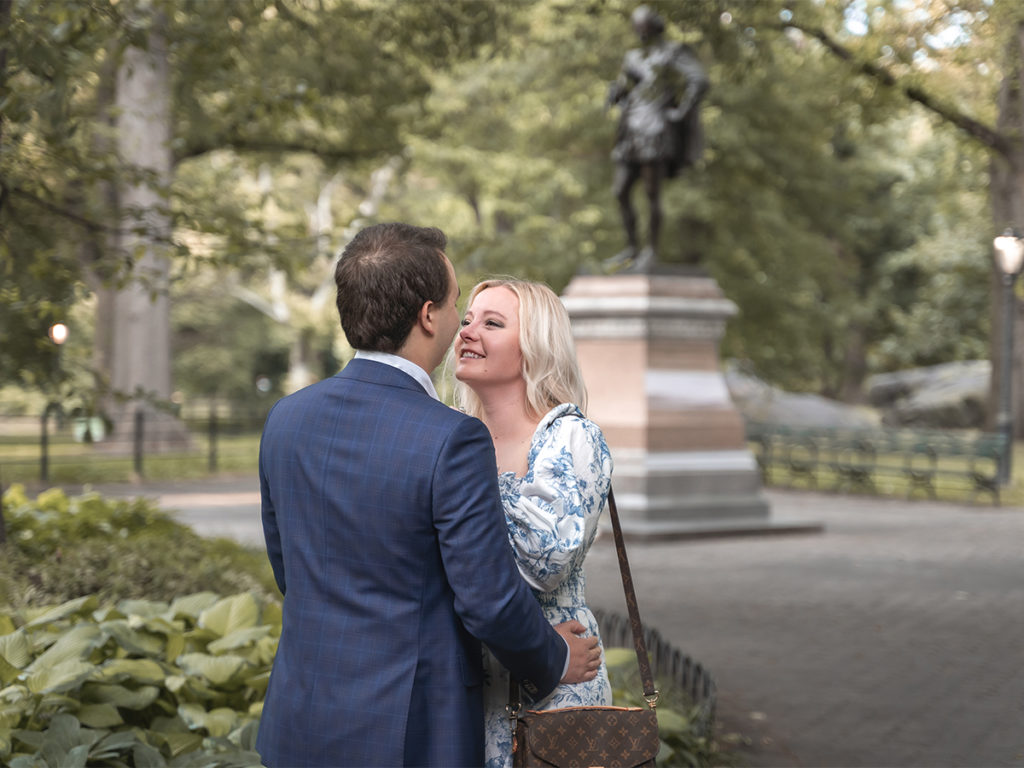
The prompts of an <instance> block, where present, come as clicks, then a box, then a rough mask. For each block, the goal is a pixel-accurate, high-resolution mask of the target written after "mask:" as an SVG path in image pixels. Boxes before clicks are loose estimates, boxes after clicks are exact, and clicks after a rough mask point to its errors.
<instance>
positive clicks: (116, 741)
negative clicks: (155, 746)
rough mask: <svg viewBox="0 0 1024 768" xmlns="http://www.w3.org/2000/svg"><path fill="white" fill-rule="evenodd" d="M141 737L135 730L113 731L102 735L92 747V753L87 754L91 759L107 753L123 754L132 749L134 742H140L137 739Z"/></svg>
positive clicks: (113, 754) (112, 755) (108, 754)
mask: <svg viewBox="0 0 1024 768" xmlns="http://www.w3.org/2000/svg"><path fill="white" fill-rule="evenodd" d="M141 738H142V737H141V736H140V735H138V733H137V732H136V731H115V732H114V733H111V734H109V735H108V736H104V737H103V738H102V739H101V740H100V741H99V743H98V744H96V746H95V747H94V748H93V751H92V754H91V755H89V758H90V759H91V760H97V761H98V760H100V759H101V755H107V756H109V757H114V756H116V755H123V754H125V753H126V752H127V751H128V750H130V749H132V748H133V747H134V746H135V745H136V744H138V743H140V742H139V739H141Z"/></svg>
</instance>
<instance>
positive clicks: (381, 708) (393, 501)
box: [256, 360, 566, 766]
mask: <svg viewBox="0 0 1024 768" xmlns="http://www.w3.org/2000/svg"><path fill="white" fill-rule="evenodd" d="M496 475H497V471H496V467H495V460H494V447H493V444H492V443H491V440H490V435H489V434H488V433H487V429H486V428H485V427H484V426H483V424H482V423H481V422H479V421H478V420H476V419H473V418H470V417H468V416H466V415H465V414H462V413H459V412H457V411H455V410H452V409H451V408H449V407H447V406H445V405H444V404H442V403H439V402H437V401H436V400H434V399H433V398H431V397H430V396H429V395H427V394H426V393H425V392H424V391H423V388H422V387H421V386H420V385H419V384H418V383H416V381H415V380H414V379H413V378H412V377H410V376H408V375H407V374H405V373H403V372H402V371H399V370H398V369H396V368H393V367H391V366H388V365H385V364H383V363H378V362H374V361H369V360H353V361H352V362H350V363H349V364H348V365H347V366H346V367H345V369H344V370H343V371H341V372H340V373H339V374H337V375H335V376H333V377H332V378H329V379H325V380H324V381H321V382H318V383H317V384H314V385H312V386H310V387H307V388H306V389H303V390H301V391H299V392H296V393H295V394H293V395H290V396H288V397H285V398H284V399H282V400H281V401H279V402H278V403H277V404H276V405H275V406H274V407H273V409H272V410H271V412H270V414H269V416H268V417H267V422H266V425H265V427H264V431H263V439H262V442H261V445H260V488H261V492H262V508H263V512H262V514H263V528H264V535H265V538H266V543H267V554H268V556H269V558H270V562H271V564H272V566H273V569H274V576H275V577H276V579H277V583H278V586H279V587H280V588H281V592H282V593H283V594H284V625H283V630H282V634H281V638H280V644H279V646H278V650H277V655H276V658H275V660H274V666H273V671H272V673H271V677H270V684H269V688H268V690H267V695H266V699H265V702H264V707H263V715H262V719H261V723H260V728H259V734H258V738H257V743H256V747H257V750H258V751H259V753H260V756H261V758H262V759H263V761H264V763H265V764H266V765H268V766H307V765H308V766H343V765H353V766H371V765H381V766H384V765H403V764H404V765H436V766H459V765H477V766H479V765H482V763H483V739H484V737H483V711H482V702H481V683H482V664H481V649H480V642H481V641H483V642H485V643H487V645H488V646H489V647H490V648H491V650H492V651H493V652H494V654H495V655H496V656H497V657H498V658H499V659H500V660H501V661H502V663H503V664H504V665H505V666H506V667H508V668H509V669H510V670H512V672H513V674H515V675H516V676H517V677H519V678H521V679H522V680H523V681H524V686H526V687H535V688H536V691H537V693H536V696H537V697H541V696H544V695H546V694H547V693H548V692H549V691H550V690H552V689H553V688H554V686H555V685H556V684H557V683H558V679H559V678H560V676H561V674H562V669H563V666H564V663H565V654H566V646H565V643H564V642H563V640H562V639H561V638H560V637H559V636H558V634H557V633H555V631H554V630H553V629H551V627H550V625H549V624H548V623H547V621H546V620H545V619H544V616H543V614H542V613H541V610H540V608H539V607H538V604H537V601H536V600H535V598H534V597H533V595H532V593H531V592H530V591H529V589H528V588H527V586H526V584H525V582H524V581H523V580H522V578H521V577H520V575H519V572H518V570H517V569H516V566H515V564H514V562H513V558H512V554H511V550H510V547H509V543H508V539H507V535H506V533H505V521H504V513H503V511H502V508H501V501H500V498H499V496H498V490H497V485H496V480H495V478H496Z"/></svg>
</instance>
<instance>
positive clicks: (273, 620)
mask: <svg viewBox="0 0 1024 768" xmlns="http://www.w3.org/2000/svg"><path fill="white" fill-rule="evenodd" d="M283 621H284V614H283V612H282V609H281V604H280V603H279V602H277V601H276V600H275V601H272V602H268V603H267V604H266V605H265V606H263V623H264V624H269V625H270V626H271V627H274V628H275V631H276V633H277V634H281V624H282V623H283Z"/></svg>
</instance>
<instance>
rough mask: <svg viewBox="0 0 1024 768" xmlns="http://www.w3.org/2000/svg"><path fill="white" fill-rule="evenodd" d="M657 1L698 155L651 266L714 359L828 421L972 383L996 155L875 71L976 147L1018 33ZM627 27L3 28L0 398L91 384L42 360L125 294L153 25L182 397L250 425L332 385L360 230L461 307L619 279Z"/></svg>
mask: <svg viewBox="0 0 1024 768" xmlns="http://www.w3.org/2000/svg"><path fill="white" fill-rule="evenodd" d="M651 4H652V5H654V6H655V7H656V8H657V9H658V10H659V11H660V12H661V13H662V14H663V15H664V16H665V18H666V20H667V22H668V29H667V35H668V36H669V37H670V38H673V39H677V40H685V41H687V42H689V43H690V44H692V45H693V46H694V47H695V49H696V51H697V53H698V55H699V56H700V58H701V59H702V61H703V62H704V63H705V65H706V67H707V69H708V71H709V74H710V77H711V81H712V88H711V90H710V92H709V95H708V97H707V99H706V100H705V103H704V105H703V111H702V114H703V118H704V124H705V131H706V136H707V150H706V153H705V156H704V159H703V161H702V162H701V163H700V164H699V165H698V167H696V168H694V169H691V170H690V171H689V172H687V173H686V174H684V175H683V177H682V178H680V179H678V180H675V181H673V182H672V183H671V184H669V185H668V187H667V189H666V195H665V207H666V214H667V216H666V219H667V221H666V227H665V230H666V231H665V234H664V238H663V243H662V246H663V248H662V251H663V259H664V260H666V261H686V260H689V259H691V258H693V257H694V256H697V257H699V258H700V259H701V261H702V263H703V264H704V265H705V267H706V268H707V270H708V271H709V272H710V273H711V274H712V275H713V276H714V277H716V278H717V279H718V281H719V283H720V284H721V285H722V287H723V289H724V291H725V293H726V294H727V295H728V296H729V297H730V298H731V299H733V300H734V301H735V302H736V303H737V304H738V305H739V306H740V308H741V313H740V315H739V316H738V317H737V318H735V319H734V320H733V321H732V322H731V323H730V326H729V330H728V333H727V336H726V338H725V342H724V350H723V352H724V354H726V355H728V356H732V357H736V358H740V359H743V360H745V361H747V363H748V367H749V369H750V370H753V371H754V372H756V373H758V374H759V375H761V376H762V377H764V378H766V379H767V380H769V381H771V382H773V383H776V384H779V385H782V386H784V387H786V388H789V389H797V390H813V391H818V392H821V393H824V394H829V395H832V396H837V397H842V398H844V399H847V400H856V399H858V398H859V397H860V395H861V384H862V382H863V379H864V377H865V376H866V375H867V374H869V373H872V372H877V371H885V370H891V369H895V368H900V367H907V366H914V365H924V364H931V363H935V362H948V361H952V360H959V359H965V358H972V357H978V356H984V355H985V354H986V350H987V349H988V344H989V331H990V320H989V313H990V310H989V303H990V302H989V291H990V284H989V272H990V267H989V262H990V259H989V250H990V241H991V235H992V232H991V230H992V224H991V223H990V220H989V216H988V208H987V206H988V192H989V187H988V183H989V178H988V175H987V169H988V163H989V160H990V154H989V152H990V148H989V147H987V146H985V145H984V144H982V143H979V142H977V141H973V140H972V139H971V138H970V136H969V133H968V132H966V131H964V130H963V129H962V127H961V126H959V125H957V124H955V123H954V122H951V121H950V120H948V119H943V118H942V117H941V116H938V115H937V114H936V113H935V112H934V111H930V110H926V109H925V108H923V107H921V106H918V105H915V103H914V101H913V100H912V99H907V98H905V97H904V95H903V94H901V92H899V90H898V89H895V88H890V87H885V86H883V85H881V84H880V83H881V80H880V79H879V78H878V77H875V76H872V75H871V74H870V67H871V66H884V67H886V68H888V69H887V71H889V72H891V73H892V74H893V76H894V77H896V78H900V80H898V81H897V82H899V83H902V84H906V85H907V86H908V87H914V88H920V89H926V90H927V92H928V93H929V94H930V95H932V96H933V97H934V98H935V99H936V100H938V101H940V102H942V103H945V104H949V105H952V106H953V108H955V109H956V110H961V111H962V112H963V113H964V114H969V115H973V116H974V117H975V118H976V119H978V120H987V121H992V120H994V119H995V116H996V92H997V88H998V87H999V85H1000V83H1001V82H1002V78H1003V77H1004V76H1005V75H1006V73H1007V72H1009V71H1010V70H1009V69H1008V67H1009V66H1010V64H1011V63H1012V60H1008V59H1006V55H1005V50H1006V47H1005V44H1006V43H1007V41H1008V38H1007V34H1009V32H1010V30H1012V29H1013V28H1014V26H1013V25H1014V24H1015V23H1016V22H1017V21H1019V19H1018V18H1017V17H1018V16H1019V15H1020V12H1019V9H1018V10H1016V11H1015V10H1014V8H1015V7H1016V5H1015V4H1014V3H1011V2H1009V1H1008V0H994V2H982V1H981V0H976V1H975V0H962V1H961V2H956V3H944V4H943V3H935V2H932V1H931V0H914V2H911V3H907V2H896V1H895V0H827V2H812V1H811V0H793V1H792V2H783V0H763V1H762V2H757V3H750V2H739V1H738V0H737V1H735V2H731V1H730V0H694V1H693V2H686V3H678V2H657V1H655V2H652V3H651ZM634 6H635V3H633V2H626V0H581V1H579V2H568V1H567V0H530V1H529V2H527V1H524V2H519V3H497V2H493V3H492V2H472V1H463V0H457V1H453V2H442V1H441V0H424V1H423V2H416V3H408V2H399V1H398V0H379V2H373V3H367V2H363V1H362V0H323V2H316V3H313V2H309V0H224V1H223V2H217V3H209V2H202V1H200V0H188V1H185V2H170V1H169V0H152V1H151V2H146V3H142V2H138V0H122V2H118V3H111V2H109V1H108V0H49V1H48V2H46V3H32V2H26V1H24V0H2V1H0V14H2V15H5V16H6V17H7V18H8V19H9V21H10V23H9V24H8V25H6V26H5V27H4V32H3V37H2V39H0V62H2V66H0V78H2V79H0V85H2V94H3V95H2V102H0V103H2V107H0V114H2V118H0V147H2V149H3V151H2V152H0V229H2V230H3V232H4V235H3V238H2V239H0V259H2V262H0V276H2V277H3V280H2V281H0V328H2V332H3V336H4V343H3V344H0V378H2V379H3V380H5V381H13V382H15V383H17V384H20V385H22V386H27V387H37V388H38V387H50V388H53V387H55V386H56V382H57V381H59V380H67V379H70V380H71V381H72V382H73V383H74V386H75V387H76V388H78V389H89V388H91V387H94V386H95V382H96V381H98V380H101V379H102V376H103V370H102V361H101V360H97V359H95V357H94V358H93V359H92V360H90V359H89V355H88V344H87V343H86V344H85V345H84V346H83V347H81V350H82V353H81V354H80V355H79V356H78V357H77V358H76V359H75V360H73V361H72V360H68V361H65V364H64V365H58V361H57V360H56V352H55V350H54V348H53V346H52V345H51V344H50V343H49V342H48V340H47V339H46V336H45V331H46V328H47V327H48V326H49V324H50V323H52V322H54V321H55V320H65V319H67V318H74V313H73V311H72V309H73V308H74V307H75V306H76V305H81V304H82V300H83V297H85V296H86V295H88V294H90V293H92V292H94V291H96V290H98V289H99V288H100V286H102V285H111V284H113V285H117V284H118V281H123V280H125V279H127V278H128V277H129V276H130V275H131V266H132V258H133V257H132V254H131V253H124V252H121V251H119V250H118V249H116V248H111V247H110V246H109V239H108V237H107V235H108V234H109V233H110V231H112V230H117V229H118V228H124V227H129V228H132V227H139V226H142V223H141V222H143V220H142V219H141V218H139V217H138V214H139V213H141V212H132V211H128V212H124V215H126V216H127V218H126V219H116V218H111V213H110V212H111V206H112V201H111V195H112V194H113V195H114V197H116V194H115V193H113V192H112V188H113V187H114V186H115V182H117V181H118V180H123V179H124V178H126V177H133V174H135V175H136V176H138V175H139V172H138V170H137V169H132V168H126V167H123V166H122V165H120V164H119V162H118V160H117V158H116V156H115V155H114V154H113V153H112V152H111V148H110V147H111V143H110V142H111V111H110V106H109V105H110V90H111V88H112V87H113V86H112V83H113V74H114V71H115V70H116V67H117V66H118V63H119V61H120V56H121V54H122V52H123V50H124V48H125V46H126V45H128V44H130V43H139V41H140V40H142V39H143V37H144V36H143V33H144V32H145V31H146V30H147V29H148V28H149V26H150V25H152V24H155V23H156V20H157V19H158V18H161V19H162V22H161V23H163V24H165V26H166V30H167V38H168V46H169V53H168V59H169V64H170V71H171V80H172V95H173V130H172V137H173V138H172V145H173V146H172V150H173V154H174V174H173V179H172V180H171V183H170V184H169V186H168V187H167V188H165V189H162V193H163V195H164V199H165V200H166V204H167V210H168V212H169V213H170V214H171V215H172V217H173V219H172V220H173V223H174V226H173V230H172V232H171V233H170V236H169V243H168V244H169V246H170V247H171V248H172V253H173V254H174V261H173V265H174V282H173V284H172V288H171V291H172V297H173V300H174V312H173V327H174V365H175V375H176V382H177V384H176V386H177V388H178V389H179V390H181V391H182V392H183V393H184V395H185V396H186V397H188V396H200V395H204V396H205V395H210V394H213V393H214V392H217V393H222V394H226V395H230V396H233V397H247V396H248V397H251V396H253V395H254V386H255V381H256V380H257V379H263V378H265V379H267V380H268V381H269V387H270V389H269V390H268V391H269V392H270V394H271V395H274V394H280V393H283V392H286V391H289V390H290V389H294V388H295V387H296V386H300V385H301V384H303V383H306V382H307V381H310V380H312V379H315V378H318V377H320V376H322V375H324V374H325V373H329V372H330V371H332V370H334V369H336V367H337V366H338V365H339V364H340V362H342V361H344V359H346V357H347V355H348V354H349V350H348V349H347V347H346V346H345V343H344V339H343V338H342V337H341V334H340V331H339V330H338V329H337V327H336V321H335V320H334V318H333V316H332V312H331V306H332V297H331V296H330V287H331V284H330V280H331V277H330V267H331V263H332V261H333V258H334V256H335V254H336V253H337V251H338V249H339V248H340V247H341V246H342V245H343V244H344V243H345V242H346V240H347V238H348V237H350V236H351V234H352V233H354V231H356V229H358V228H359V227H361V226H363V225H365V224H367V223H372V222H374V221H379V220H387V219H395V218H398V219H406V220H410V221H414V222H418V223H430V224H440V225H441V226H442V227H443V228H444V229H445V230H446V231H447V232H448V233H449V235H450V237H451V248H450V254H449V255H450V256H451V257H452V259H453V261H455V263H456V267H457V270H458V272H459V274H460V279H461V280H462V282H463V283H464V284H465V286H464V287H468V285H470V284H472V283H473V282H475V281H476V279H478V278H479V277H481V276H483V275H485V274H489V273H515V274H520V275H525V276H527V277H532V278H535V279H540V280H544V281H547V282H548V283H550V284H551V285H552V286H553V287H554V288H555V289H556V290H560V289H562V288H563V287H564V286H565V285H566V284H567V282H568V281H569V280H570V279H571V277H572V276H573V275H574V274H575V273H576V271H577V270H579V269H580V268H591V269H592V268H594V267H595V265H597V264H598V263H599V262H600V261H601V260H602V259H604V258H607V257H608V256H610V255H612V254H614V253H615V252H617V251H618V250H619V248H620V247H621V245H622V242H621V241H622V235H621V227H620V224H619V219H618V214H617V211H616V210H615V206H614V201H613V200H612V198H611V192H610V181H611V171H612V168H611V163H610V161H609V157H608V152H609V149H610V146H611V141H612V136H613V133H614V126H615V114H614V113H613V112H607V111H605V109H604V97H605V90H606V85H607V83H608V82H609V81H610V80H612V79H613V78H614V77H615V76H616V74H617V71H618V67H619V64H620V62H621V57H622V54H623V52H624V51H625V50H626V49H627V48H629V47H632V46H634V45H635V44H636V41H635V39H634V37H633V34H632V32H631V30H630V27H629V23H628V18H629V13H630V12H631V11H632V9H633V7H634ZM818 30H824V31H825V32H827V34H828V35H830V36H831V38H830V39H831V40H832V41H837V44H841V45H842V46H845V50H846V51H847V52H848V53H849V54H850V56H851V57H860V58H859V59H856V60H855V62H854V63H853V64H851V63H850V62H849V61H846V60H844V59H843V58H841V57H839V56H837V55H835V53H834V51H832V50H829V49H828V48H827V47H826V46H824V45H822V44H821V43H820V42H819V41H818V39H817V37H818V35H817V31H818ZM857 61H861V62H865V65H864V66H860V67H859V66H857V65H856V62H857ZM1008 62H1010V63H1008ZM866 72H867V73H868V74H865V73H866ZM142 175H143V176H144V174H142ZM143 180H144V179H143ZM638 193H639V191H638ZM639 202H640V205H641V207H642V206H643V204H644V203H643V201H639ZM136 277H138V276H136ZM95 306H96V308H97V309H98V308H99V307H101V306H102V302H99V303H98V304H97V305H95ZM72 333H73V338H74V335H75V334H76V333H77V334H85V335H86V336H87V337H88V335H89V334H90V333H91V329H90V327H89V324H88V323H79V322H78V321H76V322H75V324H73V327H72ZM90 371H91V373H90Z"/></svg>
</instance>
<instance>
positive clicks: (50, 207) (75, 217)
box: [0, 184, 125, 234]
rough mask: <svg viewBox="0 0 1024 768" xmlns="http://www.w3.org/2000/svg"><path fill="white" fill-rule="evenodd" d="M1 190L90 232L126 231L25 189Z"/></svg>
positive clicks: (0, 188) (2, 188) (9, 188)
mask: <svg viewBox="0 0 1024 768" xmlns="http://www.w3.org/2000/svg"><path fill="white" fill-rule="evenodd" d="M0 190H2V191H3V194H10V195H11V196H12V197H20V198H23V199H25V200H28V201H29V202H30V203H32V204H33V205H35V206H38V207H39V208H42V209H43V210H46V211H49V212H50V213H54V214H56V215H58V216H60V217H62V218H64V219H67V220H68V221H73V222H75V223H76V224H79V225H81V226H82V227H85V228H86V229H88V230H89V231H90V232H105V233H107V234H120V233H122V232H124V231H125V230H123V229H120V228H118V227H111V226H109V225H107V224H101V223H100V222H98V221H93V220H92V219H87V218H85V217H84V216H80V215H79V214H77V213H75V212H73V211H69V210H68V209H66V208H62V207H60V206H59V205H57V204H56V203H51V202H50V201H49V200H43V199H42V198H41V197H38V196H36V195H34V194H32V193H31V192H26V191H25V190H23V189H19V188H18V187H12V186H8V185H7V184H0Z"/></svg>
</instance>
